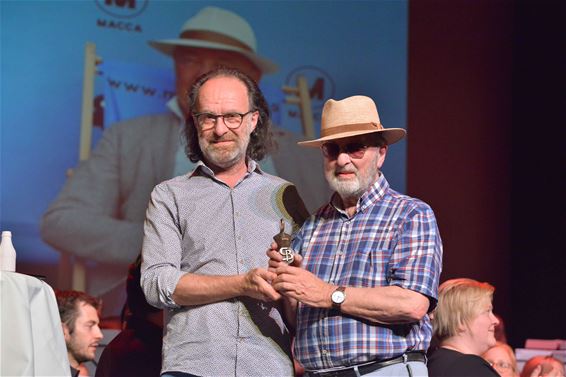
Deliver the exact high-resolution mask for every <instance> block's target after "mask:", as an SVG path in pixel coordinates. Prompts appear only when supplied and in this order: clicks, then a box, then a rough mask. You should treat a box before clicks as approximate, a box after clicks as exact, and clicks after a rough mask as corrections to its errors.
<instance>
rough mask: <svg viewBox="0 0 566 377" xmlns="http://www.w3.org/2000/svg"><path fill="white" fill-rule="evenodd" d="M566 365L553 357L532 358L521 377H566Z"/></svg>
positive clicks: (526, 364)
mask: <svg viewBox="0 0 566 377" xmlns="http://www.w3.org/2000/svg"><path fill="white" fill-rule="evenodd" d="M565 375H566V372H565V370H564V363H563V362H562V361H560V360H558V359H556V358H554V357H552V356H535V357H532V358H530V359H529V360H528V361H527V362H526V363H525V366H524V367H523V370H522V371H521V377H564V376H565Z"/></svg>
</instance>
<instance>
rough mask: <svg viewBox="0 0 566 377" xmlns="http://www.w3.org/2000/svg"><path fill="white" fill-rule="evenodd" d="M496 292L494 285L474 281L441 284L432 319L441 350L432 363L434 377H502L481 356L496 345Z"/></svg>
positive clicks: (461, 280) (429, 362) (431, 369)
mask: <svg viewBox="0 0 566 377" xmlns="http://www.w3.org/2000/svg"><path fill="white" fill-rule="evenodd" d="M494 291H495V288H494V287H493V286H491V285H490V284H488V283H480V282H478V281H475V280H472V279H451V280H447V281H445V282H444V283H442V284H441V285H440V287H439V291H438V305H437V307H436V309H435V310H434V312H433V316H432V323H433V329H434V335H435V337H436V338H437V339H438V342H439V344H438V346H439V347H438V348H437V349H436V350H435V351H433V352H432V354H431V357H430V358H429V361H428V372H429V375H430V376H431V377H453V376H469V377H484V376H485V377H497V376H499V374H498V373H497V371H496V370H495V369H493V367H492V366H491V365H489V363H488V362H487V361H485V360H484V359H482V358H481V357H480V355H481V354H483V353H484V352H485V351H487V350H488V349H489V348H490V347H492V346H494V345H495V343H496V340H495V335H494V332H495V326H496V325H497V323H498V320H497V318H496V317H495V315H494V314H493V311H492V310H493V307H492V300H493V292H494Z"/></svg>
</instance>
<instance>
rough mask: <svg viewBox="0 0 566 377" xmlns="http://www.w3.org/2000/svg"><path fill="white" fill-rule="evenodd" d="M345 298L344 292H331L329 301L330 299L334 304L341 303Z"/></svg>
mask: <svg viewBox="0 0 566 377" xmlns="http://www.w3.org/2000/svg"><path fill="white" fill-rule="evenodd" d="M326 297H328V296H326ZM345 298H346V295H345V294H344V292H341V291H334V292H332V296H331V299H332V302H333V303H334V304H341V303H343V302H344V299H345Z"/></svg>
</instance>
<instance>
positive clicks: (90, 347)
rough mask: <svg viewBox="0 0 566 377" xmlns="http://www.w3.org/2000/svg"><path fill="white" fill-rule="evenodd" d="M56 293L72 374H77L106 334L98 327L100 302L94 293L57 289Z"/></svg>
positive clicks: (92, 358) (94, 355)
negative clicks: (91, 294)
mask: <svg viewBox="0 0 566 377" xmlns="http://www.w3.org/2000/svg"><path fill="white" fill-rule="evenodd" d="M56 297H57V306H58V307H59V315H60V316H61V324H62V327H63V335H64V338H65V344H66V346H67V356H68V357H69V364H70V365H71V376H72V377H76V376H78V375H79V368H80V367H81V364H82V363H84V362H86V361H90V360H94V359H95V357H96V347H98V343H99V342H100V341H101V340H102V338H103V335H102V331H100V328H99V327H98V324H99V318H98V312H99V310H100V304H99V302H98V300H97V299H95V298H94V297H92V296H89V295H87V294H86V293H84V292H78V291H57V292H56Z"/></svg>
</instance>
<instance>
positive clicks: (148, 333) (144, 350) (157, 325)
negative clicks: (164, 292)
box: [96, 255, 163, 377]
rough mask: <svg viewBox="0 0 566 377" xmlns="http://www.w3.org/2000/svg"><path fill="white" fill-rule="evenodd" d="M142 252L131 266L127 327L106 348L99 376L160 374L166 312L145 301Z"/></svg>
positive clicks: (98, 369)
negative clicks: (164, 315) (142, 279)
mask: <svg viewBox="0 0 566 377" xmlns="http://www.w3.org/2000/svg"><path fill="white" fill-rule="evenodd" d="M140 268H141V255H140V256H139V257H138V258H137V259H136V261H135V262H134V263H132V264H131V265H130V267H129V269H128V279H127V281H126V290H127V299H126V305H125V310H124V313H126V314H125V317H126V318H125V328H124V330H122V331H121V332H120V333H119V334H118V335H117V336H116V337H115V338H114V339H112V341H111V342H110V343H109V344H108V345H107V346H106V347H105V348H104V351H103V352H102V355H101V356H100V360H99V361H98V366H97V367H96V376H97V377H98V376H100V377H120V376H140V377H142V376H159V373H160V372H161V343H162V336H163V312H162V310H161V309H157V308H156V307H154V306H151V305H149V304H148V303H147V301H146V300H145V296H144V294H143V291H142V289H141V286H140V277H141V273H140Z"/></svg>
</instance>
